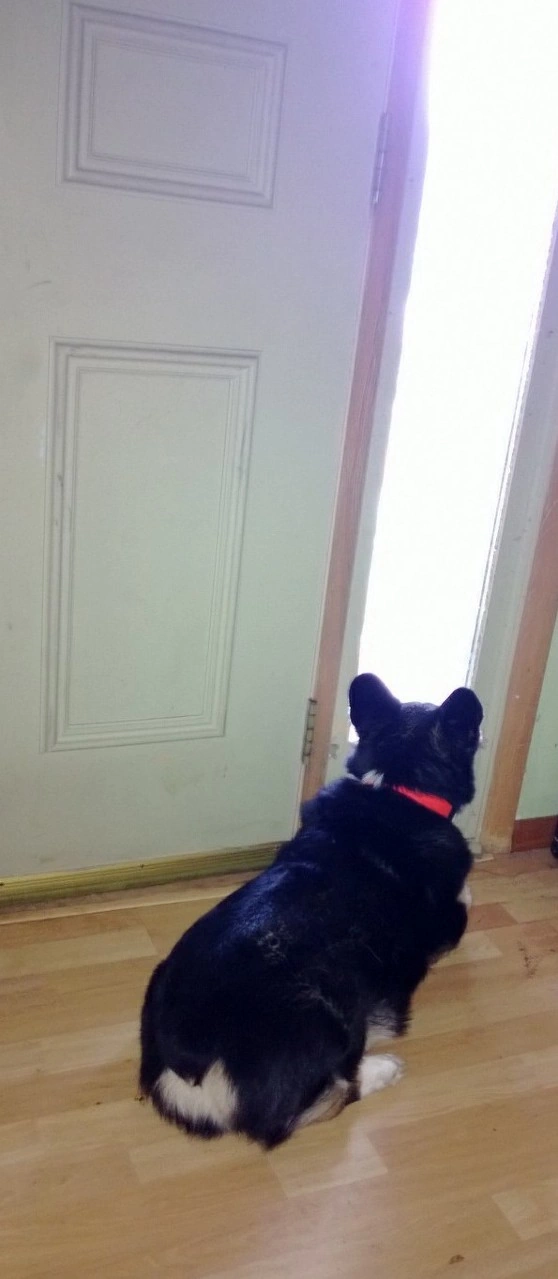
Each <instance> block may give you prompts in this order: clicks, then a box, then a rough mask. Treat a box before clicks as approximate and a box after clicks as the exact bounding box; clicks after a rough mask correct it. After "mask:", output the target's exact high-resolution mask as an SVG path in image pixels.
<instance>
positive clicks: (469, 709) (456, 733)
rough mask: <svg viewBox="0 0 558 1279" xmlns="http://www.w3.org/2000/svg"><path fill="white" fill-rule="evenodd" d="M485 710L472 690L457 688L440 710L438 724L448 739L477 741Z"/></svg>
mask: <svg viewBox="0 0 558 1279" xmlns="http://www.w3.org/2000/svg"><path fill="white" fill-rule="evenodd" d="M482 717H483V709H482V706H481V703H480V702H479V699H478V697H477V695H476V693H473V690H472V688H456V689H454V691H453V693H450V695H449V697H447V698H446V700H445V702H442V705H441V706H440V708H439V710H438V722H439V723H440V724H441V726H442V728H443V730H444V732H445V733H447V735H448V737H464V738H470V739H471V740H472V739H473V738H475V739H476V737H477V735H478V731H479V728H480V726H481V723H482Z"/></svg>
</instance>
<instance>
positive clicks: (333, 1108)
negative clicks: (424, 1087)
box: [296, 1053, 404, 1128]
mask: <svg viewBox="0 0 558 1279" xmlns="http://www.w3.org/2000/svg"><path fill="white" fill-rule="evenodd" d="M403 1072H404V1065H403V1062H402V1061H401V1059H400V1057H394V1056H393V1055H392V1054H391V1053H382V1054H378V1055H377V1056H375V1057H374V1056H369V1055H368V1054H367V1055H365V1056H364V1057H363V1058H362V1061H361V1062H360V1065H359V1067H358V1070H357V1073H356V1078H355V1079H354V1080H353V1082H352V1083H351V1082H350V1081H349V1080H348V1079H336V1080H335V1081H334V1082H333V1083H332V1084H330V1085H329V1086H328V1087H327V1088H326V1089H325V1090H324V1092H323V1093H321V1095H320V1096H319V1097H317V1098H316V1101H314V1102H313V1103H312V1105H311V1106H309V1107H308V1109H307V1110H305V1111H303V1113H302V1115H301V1116H300V1119H299V1120H298V1123H297V1125H296V1127H297V1128H307V1127H308V1125H309V1124H318V1123H323V1122H325V1120H326V1119H335V1117H336V1115H339V1114H341V1111H342V1110H344V1109H345V1106H350V1105H351V1103H352V1102H353V1101H360V1099H361V1098H362V1097H368V1096H369V1095H370V1093H373V1092H379V1091H380V1089H381V1088H387V1087H388V1086H389V1085H390V1084H396V1083H397V1082H398V1080H399V1079H401V1077H402V1075H403Z"/></svg>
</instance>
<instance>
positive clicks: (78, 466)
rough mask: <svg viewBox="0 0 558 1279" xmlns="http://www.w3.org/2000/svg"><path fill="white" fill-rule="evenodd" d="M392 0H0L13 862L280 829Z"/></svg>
mask: <svg viewBox="0 0 558 1279" xmlns="http://www.w3.org/2000/svg"><path fill="white" fill-rule="evenodd" d="M396 8H397V5H396V0H393V2H392V0H389V2H388V3H385V0H353V3H351V4H349V5H348V4H346V3H345V2H344V0H328V3H327V4H324V3H323V0H304V3H299V2H298V0H236V2H235V4H230V3H227V0H118V4H117V7H112V6H111V5H109V4H103V5H88V4H79V3H59V2H58V0H0V60H1V69H0V92H1V94H2V99H3V102H2V121H3V124H2V130H3V136H2V187H3V195H2V202H1V208H0V223H1V253H2V259H3V270H2V276H3V287H2V302H1V328H0V342H1V347H2V350H1V360H0V369H1V371H0V380H1V385H2V395H1V401H0V412H1V434H2V467H1V479H0V484H1V487H2V507H1V521H2V524H1V545H2V577H3V580H2V599H1V632H0V635H1V638H0V660H1V667H2V711H1V726H0V727H1V742H2V746H1V751H2V757H1V792H2V823H1V837H0V838H1V841H2V851H1V861H0V873H1V874H4V875H10V874H11V875H14V874H16V875H17V874H24V873H28V872H33V871H39V870H41V871H46V870H54V869H59V868H60V869H63V868H70V867H79V866H85V865H94V864H97V865H98V864H102V863H109V862H114V861H119V860H123V859H135V858H141V857H156V856H158V855H161V856H162V855H170V854H172V853H178V852H186V851H189V850H207V849H218V848H220V847H224V846H234V845H248V844H255V843H260V842H263V841H268V840H275V839H278V838H282V837H285V836H288V835H289V834H290V832H291V830H292V827H293V822H294V820H295V814H296V805H297V795H298V785H299V775H300V748H301V741H302V733H303V727H304V718H305V709H306V700H307V698H308V696H309V694H310V692H311V683H312V670H313V662H314V655H315V650H316V644H317V639H318V630H319V622H320V611H321V606H322V596H323V589H324V579H325V570H326V561H327V553H328V541H329V536H330V529H331V521H332V514H333V503H334V497H335V487H336V478H337V472H338V467H339V461H340V449H341V439H342V429H343V423H344V416H345V411H346V406H347V399H348V391H349V384H350V376H351V364H352V356H353V349H354V342H355V334H356V328H357V322H358V312H359V301H360V290H361V283H362V277H363V270H364V258H365V251H366V244H367V234H368V227H369V216H370V186H371V177H372V171H373V165H374V151H375V141H376V132H377V126H378V120H379V116H380V112H381V109H382V105H383V99H384V94H385V87H386V80H387V75H388V66H389V54H390V49H391V42H392V36H393V25H394V16H395V10H396Z"/></svg>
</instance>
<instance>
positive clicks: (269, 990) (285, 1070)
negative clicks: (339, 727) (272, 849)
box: [140, 675, 483, 1149]
mask: <svg viewBox="0 0 558 1279" xmlns="http://www.w3.org/2000/svg"><path fill="white" fill-rule="evenodd" d="M349 703H350V710H351V719H352V722H353V724H354V727H355V729H356V732H357V734H358V737H359V742H358V746H357V747H356V749H355V751H354V753H353V755H352V756H351V757H350V759H349V761H348V776H346V777H344V778H343V779H341V780H339V781H336V782H334V783H333V784H332V785H330V786H326V787H325V788H324V789H323V790H322V791H320V792H319V794H318V795H317V796H316V797H315V798H314V799H312V800H311V801H310V802H309V803H307V804H306V805H305V806H304V807H303V810H302V822H301V827H300V829H299V831H298V833H297V834H296V835H295V837H294V839H292V840H290V841H289V842H288V843H287V844H285V845H283V847H282V848H281V849H280V850H279V852H278V854H277V857H276V859H275V861H274V863H273V865H272V866H271V867H270V868H269V869H268V870H265V871H264V872H263V873H262V874H261V875H259V876H258V877H257V878H256V879H253V880H252V881H251V882H249V883H247V884H245V885H244V886H243V887H242V888H240V889H238V891H236V892H234V893H232V894H231V896H229V897H226V898H225V899H224V900H223V901H221V902H220V903H219V904H218V905H217V906H216V907H215V908H214V909H213V910H211V911H210V912H209V913H208V914H207V915H205V916H203V917H202V918H201V919H199V920H197V922H196V923H195V924H194V925H193V927H191V928H190V929H189V930H188V931H187V932H186V933H185V934H184V936H183V937H182V938H181V939H180V941H178V942H177V944H176V946H175V947H174V949H173V950H172V951H171V953H170V955H169V956H168V958H167V959H165V960H164V961H163V962H162V963H161V964H159V966H158V968H156V970H155V972H154V973H153V976H152V978H151V981H150V983H149V986H148V988H147V993H146V995H145V1001H144V1005H143V1012H142V1021H141V1067H140V1089H141V1092H142V1094H143V1095H144V1096H146V1097H147V1096H149V1097H151V1099H152V1101H153V1103H154V1105H155V1106H156V1108H157V1110H158V1111H159V1112H160V1114H161V1115H162V1116H163V1117H164V1118H165V1119H168V1120H171V1121H172V1122H174V1123H176V1124H177V1125H179V1127H181V1128H183V1129H185V1130H186V1131H187V1132H189V1133H195V1134H197V1135H199V1136H201V1137H216V1136H219V1135H221V1134H222V1133H226V1132H236V1133H243V1134H244V1135H245V1136H247V1137H249V1138H251V1139H253V1140H254V1141H257V1142H259V1143H260V1144H261V1145H262V1146H263V1147H264V1148H266V1149H270V1148H272V1147H273V1146H276V1145H278V1144H279V1143H280V1142H282V1141H285V1140H286V1138H287V1137H289V1136H290V1135H291V1134H292V1133H294V1132H295V1131H296V1129H297V1128H301V1127H303V1126H304V1125H306V1124H310V1123H313V1122H315V1121H317V1120H321V1119H328V1118H330V1117H333V1116H334V1115H336V1114H338V1113H339V1112H340V1111H341V1110H342V1109H343V1108H344V1107H345V1106H346V1105H348V1104H349V1103H350V1102H354V1101H357V1100H358V1099H359V1098H361V1097H364V1096H366V1095H368V1094H369V1093H371V1092H374V1091H376V1090H378V1089H380V1088H384V1087H385V1086H386V1084H392V1083H395V1082H396V1081H397V1079H398V1078H399V1077H400V1076H401V1073H402V1064H401V1062H400V1061H399V1059H398V1058H397V1057H394V1056H392V1055H390V1054H387V1053H381V1054H373V1053H372V1051H371V1050H372V1048H373V1046H374V1044H375V1042H376V1041H378V1040H384V1039H388V1038H390V1037H392V1036H394V1035H400V1034H402V1033H403V1032H404V1031H405V1029H406V1027H407V1024H408V1021H409V1014H410V1005H411V999H412V995H413V992H414V991H415V990H416V987H417V986H418V985H419V983H420V982H421V981H422V980H423V978H424V977H425V976H426V973H427V971H428V969H429V967H430V965H431V964H432V963H433V962H434V960H436V959H437V958H438V957H439V956H440V955H441V954H443V953H444V952H445V951H448V950H451V949H453V948H454V947H455V946H457V944H458V942H459V940H460V938H461V937H462V935H463V933H464V931H465V928H466V926H467V907H468V906H469V905H470V893H469V889H468V886H467V884H466V879H467V875H468V874H469V871H470V869H471V864H472V858H471V853H470V851H469V848H468V845H467V843H466V841H465V839H464V838H463V836H462V835H461V833H460V832H459V830H458V829H457V828H456V827H455V826H454V825H453V824H452V820H451V819H452V817H453V815H454V814H455V813H457V812H458V811H459V809H461V808H462V807H463V806H464V805H465V804H468V803H470V801H471V800H472V798H473V794H474V779H473V761H474V757H475V752H476V750H477V747H478V745H479V735H480V724H481V720H482V715H483V711H482V707H481V704H480V702H479V701H478V698H477V697H476V696H475V694H474V693H473V692H471V690H470V689H467V688H458V689H456V690H455V692H453V693H452V694H451V696H450V697H448V698H447V700H446V701H445V702H443V704H442V705H441V706H439V707H436V706H430V705H422V704H419V703H414V702H411V703H401V702H399V701H398V700H397V699H396V698H395V697H393V696H392V694H391V693H390V692H389V691H388V689H387V688H386V687H385V685H384V684H382V683H381V681H380V680H379V679H377V678H376V676H374V675H359V676H357V678H356V679H355V680H353V683H352V684H351V688H350V692H349Z"/></svg>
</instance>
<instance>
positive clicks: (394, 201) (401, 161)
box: [302, 0, 432, 800]
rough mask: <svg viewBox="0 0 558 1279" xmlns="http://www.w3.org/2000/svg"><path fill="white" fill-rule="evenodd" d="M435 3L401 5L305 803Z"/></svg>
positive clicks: (330, 699)
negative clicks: (433, 4)
mask: <svg viewBox="0 0 558 1279" xmlns="http://www.w3.org/2000/svg"><path fill="white" fill-rule="evenodd" d="M431 12H432V0H401V3H400V6H399V11H398V15H397V24H396V30H395V40H394V46H393V56H392V63H391V70H390V75H389V82H388V89H387V95H386V105H385V113H384V117H383V120H384V124H385V127H384V128H383V129H381V130H380V144H379V146H380V152H379V163H380V164H381V166H382V175H381V191H380V195H379V199H378V200H377V202H376V204H375V205H374V206H373V208H372V212H371V219H370V233H369V241H368V254H367V263H366V270H365V276H364V284H363V294H362V303H361V311H360V319H359V326H358V333H357V342H356V350H355V359H354V366H353V375H352V383H351V391H350V396H349V405H348V411H347V419H346V426H345V436H344V443H343V453H342V458H341V466H340V472H339V484H338V490H337V499H336V507H335V517H334V525H333V535H332V542H331V550H330V560H329V570H328V577H327V584H326V591H325V599H324V610H323V616H322V627H321V635H320V642H319V647H318V656H317V663H316V676H315V683H314V692H313V698H314V699H315V702H316V710H315V719H314V729H313V741H312V750H311V754H310V758H309V759H308V761H307V764H306V767H305V771H304V775H303V779H302V800H305V799H308V798H310V796H311V795H313V794H314V793H315V792H316V790H318V789H319V787H320V786H321V785H323V782H324V779H325V776H326V769H327V764H328V756H329V748H330V741H331V731H332V724H333V717H334V712H335V701H336V697H337V687H338V683H339V673H340V669H341V660H342V653H343V642H344V637H345V625H346V620H347V612H348V607H349V597H350V590H351V581H352V576H353V568H354V563H355V555H356V547H357V539H358V532H359V525H360V516H361V508H362V500H363V495H364V488H365V483H366V470H367V461H368V452H369V447H370V440H371V436H372V429H373V421H374V408H375V404H376V397H377V391H378V383H379V374H380V366H381V360H382V353H383V346H384V338H385V333H386V326H387V319H388V307H389V299H390V291H391V285H392V277H393V270H394V265H395V259H396V252H397V245H398V236H399V227H400V222H401V215H402V211H403V206H404V200H405V191H406V181H407V171H408V163H409V156H410V151H411V139H412V134H413V126H414V121H415V113H416V110H417V107H418V104H419V102H420V98H421V94H422V92H423V87H424V69H425V63H426V52H427V48H428V31H429V23H430V17H431Z"/></svg>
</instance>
